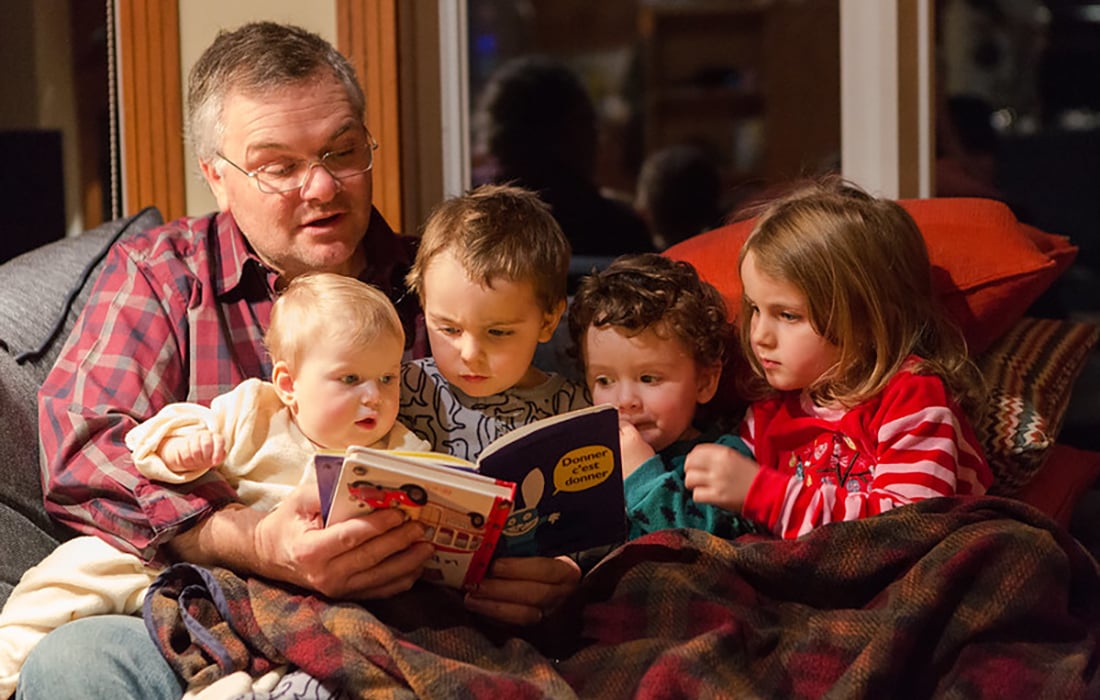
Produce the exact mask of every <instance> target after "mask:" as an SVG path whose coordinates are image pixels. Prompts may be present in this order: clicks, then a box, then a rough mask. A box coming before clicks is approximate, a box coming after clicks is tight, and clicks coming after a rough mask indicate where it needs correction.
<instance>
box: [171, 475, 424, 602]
mask: <svg viewBox="0 0 1100 700" xmlns="http://www.w3.org/2000/svg"><path fill="white" fill-rule="evenodd" d="M320 512H321V504H320V499H319V497H318V495H317V487H316V485H315V484H303V485H302V486H299V487H298V488H297V489H295V490H294V491H293V492H292V493H291V494H290V495H289V496H287V498H286V499H285V500H284V501H283V502H282V503H281V504H280V505H279V506H278V507H277V508H275V509H274V510H273V511H271V512H270V513H267V514H264V513H261V512H259V511H257V510H254V509H252V508H247V507H244V506H240V505H233V506H227V507H226V508H223V509H222V510H220V511H218V512H216V513H214V514H213V515H211V516H210V517H208V518H207V519H206V520H204V521H203V522H202V523H200V524H199V525H197V526H196V527H194V528H192V529H191V530H189V531H187V532H185V533H183V534H182V535H179V536H178V537H176V539H175V540H173V541H172V543H171V546H172V547H173V551H174V552H175V553H176V554H177V555H178V556H179V558H180V559H182V560H184V561H190V562H193V563H196V564H206V565H217V566H223V567H226V568H228V569H232V570H233V571H236V572H237V573H240V574H256V575H259V576H264V577H266V578H271V579H275V580H279V581H286V582H288V583H293V584H295V585H298V586H301V587H303V588H307V589H309V590H312V591H316V592H317V593H321V594H322V595H325V596H327V597H330V598H336V599H356V600H361V599H368V598H385V597H388V596H391V595H394V594H396V593H400V592H402V591H405V590H408V589H409V588H410V587H412V585H413V583H414V582H415V581H416V580H417V579H418V578H419V577H420V573H421V571H422V570H423V568H424V562H425V561H427V559H428V558H429V557H431V555H432V551H433V547H432V544H431V543H430V542H425V541H424V529H423V526H421V525H420V524H419V523H417V522H415V521H409V522H406V521H405V516H404V514H403V513H402V512H400V511H399V510H397V509H383V510H379V511H376V512H374V513H370V514H368V515H365V516H362V517H356V518H350V519H348V520H345V521H344V522H340V523H335V524H333V525H332V526H330V527H327V528H326V527H322V524H321V515H320Z"/></svg>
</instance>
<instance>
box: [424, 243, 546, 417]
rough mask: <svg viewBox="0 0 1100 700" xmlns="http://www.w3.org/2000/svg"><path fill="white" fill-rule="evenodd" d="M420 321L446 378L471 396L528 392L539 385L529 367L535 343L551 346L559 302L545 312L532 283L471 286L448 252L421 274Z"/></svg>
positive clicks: (537, 376) (539, 378) (539, 375)
mask: <svg viewBox="0 0 1100 700" xmlns="http://www.w3.org/2000/svg"><path fill="white" fill-rule="evenodd" d="M422 288H423V299H424V318H425V320H426V322H427V326H428V341H429V342H430V343H431V346H432V355H433V356H434V357H435V361H436V364H437V365H438V366H439V371H440V372H442V373H443V376H444V378H446V380H447V381H448V382H450V383H451V384H452V385H454V386H455V387H457V388H459V389H461V390H462V391H463V392H464V393H466V394H468V395H469V396H474V397H483V396H490V395H492V394H499V393H501V392H503V391H505V390H507V389H511V388H512V387H519V388H527V387H530V386H535V385H536V384H538V383H539V382H541V381H542V380H543V374H542V373H541V372H539V371H538V370H537V369H535V368H533V367H532V366H531V359H532V358H533V357H534V356H535V349H536V348H537V347H538V344H539V343H545V342H546V341H548V340H550V337H551V336H552V335H553V333H554V328H555V327H557V325H558V320H559V319H560V318H561V314H562V311H563V310H564V308H565V302H564V301H563V302H562V303H561V304H560V306H559V308H558V309H557V310H556V311H553V312H546V311H544V310H543V309H542V307H541V306H540V305H539V303H538V301H537V299H536V298H535V290H534V287H533V286H532V284H531V283H530V282H510V281H507V280H494V282H493V286H492V287H485V286H482V285H481V284H479V283H478V282H475V281H473V280H471V279H470V278H469V277H468V276H467V275H466V271H465V269H463V267H462V265H461V264H459V262H458V261H457V260H455V258H454V256H453V255H451V253H449V252H446V251H445V252H443V253H440V254H439V255H438V256H436V258H435V259H434V260H432V261H431V263H429V264H428V266H427V268H426V269H425V270H424V276H423V287H422Z"/></svg>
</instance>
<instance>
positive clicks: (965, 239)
mask: <svg viewBox="0 0 1100 700" xmlns="http://www.w3.org/2000/svg"><path fill="white" fill-rule="evenodd" d="M898 203H899V204H901V206H903V207H905V209H906V211H908V212H909V214H910V215H911V216H912V217H913V219H914V221H916V222H917V226H918V227H919V228H920V230H921V232H922V233H923V234H924V238H925V242H926V243H927V245H928V255H929V258H930V259H931V261H932V268H933V278H932V283H933V287H934V289H935V290H936V292H937V293H938V294H939V295H940V299H941V301H942V302H943V304H944V306H945V307H946V309H947V312H948V313H950V314H951V316H952V317H953V318H954V319H955V321H956V322H957V323H958V324H959V325H960V327H961V328H962V329H963V333H964V334H965V336H966V340H967V343H968V344H969V346H970V351H971V353H979V352H982V351H983V350H985V349H986V348H988V347H989V346H990V344H991V343H992V342H993V341H994V340H995V339H996V338H998V337H999V336H1001V335H1002V334H1003V333H1004V332H1005V331H1007V330H1008V329H1009V328H1011V327H1012V326H1013V325H1014V324H1015V323H1016V322H1017V321H1019V320H1020V319H1021V318H1022V317H1023V315H1024V313H1025V312H1026V311H1027V309H1028V307H1030V306H1031V304H1032V303H1033V302H1034V301H1035V300H1036V299H1038V298H1039V296H1040V295H1041V294H1042V293H1043V292H1044V291H1046V290H1047V288H1049V287H1050V285H1051V284H1052V283H1053V282H1054V280H1055V279H1056V278H1057V277H1058V275H1060V274H1061V273H1062V272H1064V271H1065V270H1066V268H1068V267H1069V266H1070V264H1072V263H1073V260H1074V258H1075V257H1076V255H1077V248H1076V246H1073V245H1071V244H1070V243H1069V239H1068V238H1066V237H1064V236H1057V235H1053V234H1048V233H1045V232H1043V231H1040V230H1038V229H1036V228H1034V227H1031V226H1028V225H1026V224H1022V223H1020V222H1019V221H1017V220H1016V217H1015V216H1014V215H1013V214H1012V211H1011V210H1010V209H1009V208H1008V207H1007V206H1006V205H1005V204H1004V203H1002V202H998V201H996V200H992V199H977V198H938V199H908V200H899V202H898ZM753 223H754V220H752V219H749V220H746V221H740V222H737V223H733V224H729V225H726V226H723V227H721V228H718V229H715V230H713V231H708V232H706V233H703V234H700V235H698V236H695V237H694V238H690V239H688V240H686V241H683V242H681V243H678V244H676V245H674V246H672V247H671V248H669V249H668V250H667V251H665V254H666V255H668V256H669V257H671V258H674V259H676V260H686V261H688V262H690V263H692V264H693V265H695V267H696V268H697V269H698V270H699V274H700V275H701V276H702V277H703V278H704V279H705V280H707V281H708V282H710V283H711V284H713V285H714V286H716V287H717V288H718V289H719V290H720V291H721V292H722V295H723V296H724V297H725V299H726V303H727V304H728V305H729V308H730V312H731V313H732V314H736V313H737V311H738V309H739V308H740V300H741V280H740V277H739V275H738V271H737V255H738V253H739V252H740V250H741V246H742V245H743V244H744V242H745V239H746V238H747V237H748V235H749V233H750V232H751V231H752V226H753Z"/></svg>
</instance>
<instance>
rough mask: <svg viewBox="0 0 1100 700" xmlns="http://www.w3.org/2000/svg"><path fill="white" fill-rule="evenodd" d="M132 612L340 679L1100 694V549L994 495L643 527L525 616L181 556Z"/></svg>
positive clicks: (665, 694) (327, 679)
mask: <svg viewBox="0 0 1100 700" xmlns="http://www.w3.org/2000/svg"><path fill="white" fill-rule="evenodd" d="M145 615H146V620H147V622H148V624H149V626H150V629H151V631H152V632H153V635H154V638H155V639H156V640H157V642H158V644H159V645H160V647H161V649H162V651H163V652H164V654H165V656H166V657H167V658H168V659H169V661H170V663H172V664H173V666H174V667H175V668H176V670H177V671H178V672H179V673H180V674H181V675H182V676H183V677H184V678H185V679H187V680H188V681H191V682H194V683H207V682H210V681H212V680H214V679H215V678H217V677H220V676H221V675H224V674H226V673H229V672H231V671H234V670H241V669H244V670H248V671H249V672H251V673H254V674H256V673H261V672H262V671H263V670H265V669H266V668H269V667H270V666H272V665H273V664H283V663H290V664H293V665H295V666H298V667H300V668H302V669H303V670H304V671H306V672H307V673H309V674H310V675H311V676H313V677H315V678H317V679H320V680H321V681H322V682H323V683H324V684H325V686H326V687H327V688H329V689H330V690H332V691H333V692H336V693H346V694H347V695H349V696H352V697H371V698H413V697H423V698H437V697H438V698H443V697H447V698H450V697H463V698H501V697H507V698H509V699H510V700H522V699H525V698H570V697H592V698H627V697H630V698H710V697H713V698H716V697H749V698H751V697H761V698H777V697H778V698H826V697H835V698H864V697H866V698H884V697H889V698H908V697H948V698H954V697H957V698H1005V697H1027V698H1044V697H1049V698H1059V699H1061V698H1084V697H1093V698H1095V697H1100V672H1098V662H1100V652H1098V649H1097V639H1098V635H1100V567H1098V565H1097V563H1096V561H1095V560H1094V559H1092V557H1091V556H1090V555H1089V554H1088V553H1087V552H1086V551H1085V550H1084V549H1083V548H1082V547H1081V546H1080V545H1079V544H1078V543H1077V542H1076V541H1075V540H1074V539H1073V538H1072V537H1071V536H1070V535H1069V534H1068V533H1066V532H1065V531H1064V530H1063V529H1061V528H1060V527H1059V526H1058V525H1057V524H1055V523H1054V522H1053V521H1051V520H1049V519H1048V518H1046V517H1045V516H1044V515H1042V514H1041V513H1040V512H1039V511H1037V510H1034V509H1032V508H1030V507H1028V506H1026V505H1024V504H1022V503H1019V502H1016V501H1012V500H1008V499H998V498H981V499H965V498H943V499H932V500H928V501H923V502H920V503H917V504H914V505H911V506H906V507H904V508H899V509H896V510H894V511H891V512H889V513H886V514H884V515H880V516H876V517H873V518H868V519H866V520H862V521H858V522H850V523H837V524H833V525H829V526H826V527H822V528H820V529H818V530H816V531H814V532H812V533H810V534H808V535H806V536H804V537H802V538H800V539H798V540H794V541H776V540H769V539H764V538H762V537H759V536H752V535H750V536H745V537H742V538H741V539H739V540H737V541H734V542H730V541H725V540H722V539H719V538H716V537H713V536H710V535H708V534H706V533H703V532H698V531H686V530H669V531H665V532H659V533H655V534H652V535H648V536H646V537H643V538H641V539H638V540H634V541H632V542H630V543H627V544H626V545H624V546H622V547H620V548H619V549H618V550H616V551H615V552H613V553H612V554H611V555H609V556H608V557H607V558H606V559H605V560H604V561H602V562H601V563H600V564H599V566H597V567H596V568H595V569H594V570H593V571H592V572H590V573H589V574H588V576H586V577H585V579H584V581H583V582H582V584H581V587H580V589H579V590H578V591H577V594H576V596H575V597H573V598H572V599H571V600H570V601H569V603H568V604H566V605H565V606H563V607H562V608H561V609H560V610H559V611H558V612H557V613H556V614H555V615H553V616H551V617H550V618H549V619H548V620H546V622H544V623H543V625H541V626H539V627H536V628H532V629H528V630H523V631H522V632H518V631H516V630H509V629H504V628H501V627H494V626H491V625H487V624H485V623H484V621H479V620H477V619H475V618H474V617H472V616H470V615H468V614H467V613H466V612H465V611H464V610H463V608H462V605H461V600H460V597H459V595H458V594H457V593H456V592H454V591H450V590H445V589H441V588H435V587H431V586H428V585H424V586H419V585H418V586H417V587H415V588H414V589H413V590H411V591H409V592H408V593H406V594H404V595H401V596H397V597H395V598H392V599H390V600H387V601H381V602H371V603H367V604H365V605H358V604H352V603H336V602H332V601H328V600H325V599H322V598H319V597H315V596H311V595H308V594H306V593H304V592H302V591H296V590H288V589H286V588H283V587H280V586H278V585H275V584H272V583H270V582H266V581H263V580H258V579H250V580H243V579H241V578H239V577H237V576H235V575H234V574H232V573H231V572H229V571H225V570H220V569H217V570H213V571H206V570H203V569H200V568H197V567H193V566H188V565H177V566H174V567H172V568H170V569H168V570H166V571H165V572H164V573H163V574H162V576H161V577H160V578H159V579H158V581H157V583H156V584H155V586H154V590H153V591H151V593H150V595H149V596H148V597H147V599H146V608H145Z"/></svg>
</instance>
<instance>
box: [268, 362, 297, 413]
mask: <svg viewBox="0 0 1100 700" xmlns="http://www.w3.org/2000/svg"><path fill="white" fill-rule="evenodd" d="M271 383H272V384H273V385H274V386H275V393H276V394H278V395H279V400H280V401H282V402H283V405H284V406H286V407H287V408H289V409H290V410H291V411H293V412H295V413H296V412H297V410H298V404H297V403H295V401H294V375H293V374H291V372H290V366H289V365H287V363H286V362H285V361H283V360H279V361H278V362H276V363H275V366H274V367H272V368H271Z"/></svg>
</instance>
